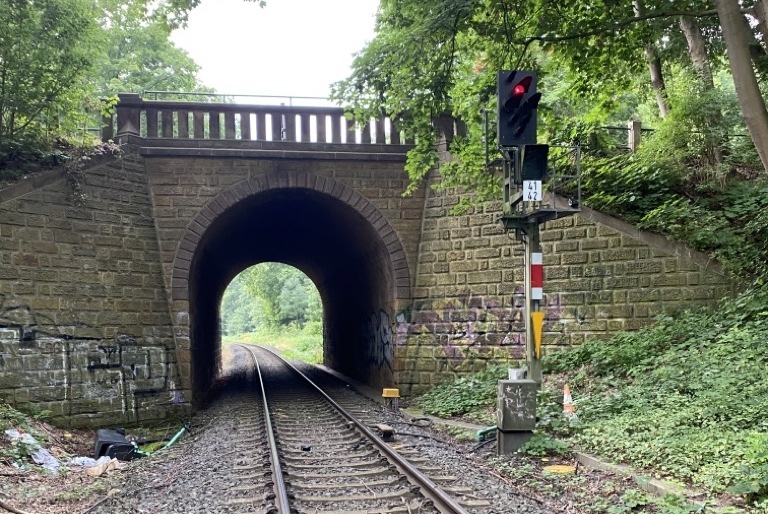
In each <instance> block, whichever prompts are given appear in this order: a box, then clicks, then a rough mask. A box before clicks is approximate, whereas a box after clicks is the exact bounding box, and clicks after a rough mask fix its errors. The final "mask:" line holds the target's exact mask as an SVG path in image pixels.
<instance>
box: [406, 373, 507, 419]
mask: <svg viewBox="0 0 768 514" xmlns="http://www.w3.org/2000/svg"><path fill="white" fill-rule="evenodd" d="M506 376H507V366H502V365H500V364H491V365H489V366H488V367H487V368H486V369H485V370H483V371H480V372H478V373H474V374H472V375H467V376H462V377H459V378H457V379H456V380H454V381H451V382H446V383H443V384H440V385H438V386H437V387H433V388H432V389H430V390H429V391H428V392H427V393H425V394H424V395H422V396H419V397H418V398H417V399H416V400H415V404H416V405H418V406H419V407H421V408H422V409H424V411H425V412H426V413H427V414H432V415H434V416H440V417H444V418H451V417H455V416H464V417H468V418H470V419H478V418H487V409H488V406H489V401H488V399H489V398H495V397H496V388H497V382H498V380H499V379H500V378H504V377H506ZM490 404H491V405H492V404H493V402H491V403H490ZM484 421H486V422H487V421H489V420H488V419H485V420H484Z"/></svg>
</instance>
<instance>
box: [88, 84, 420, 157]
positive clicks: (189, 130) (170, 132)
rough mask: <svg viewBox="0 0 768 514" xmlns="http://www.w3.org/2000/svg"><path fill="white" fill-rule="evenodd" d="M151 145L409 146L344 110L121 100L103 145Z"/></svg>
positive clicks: (378, 123)
mask: <svg viewBox="0 0 768 514" xmlns="http://www.w3.org/2000/svg"><path fill="white" fill-rule="evenodd" d="M124 135H126V136H137V137H143V138H149V139H155V138H159V139H179V140H181V139H196V140H200V139H206V140H219V141H221V140H225V141H276V142H280V141H282V142H301V143H306V142H312V143H336V144H339V143H341V144H388V145H399V144H410V143H411V141H407V140H405V139H404V138H403V136H402V134H401V133H400V132H399V131H398V130H396V128H395V126H394V124H393V123H392V120H390V119H389V118H386V117H382V118H379V119H371V122H370V123H369V124H367V125H365V126H360V125H356V124H355V123H353V122H352V121H350V120H348V119H346V118H345V116H344V110H343V109H342V108H340V107H297V106H285V105H247V104H234V103H206V102H185V101H165V100H145V99H143V98H142V97H141V95H138V94H120V95H119V102H118V104H117V106H116V108H115V113H114V115H112V117H111V118H108V119H105V123H104V129H103V130H102V140H104V141H108V140H110V139H115V138H116V137H120V136H124Z"/></svg>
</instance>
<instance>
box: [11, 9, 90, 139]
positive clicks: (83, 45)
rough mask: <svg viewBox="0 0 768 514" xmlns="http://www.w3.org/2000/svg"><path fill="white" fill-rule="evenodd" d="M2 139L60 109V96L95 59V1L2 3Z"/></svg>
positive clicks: (16, 136)
mask: <svg viewBox="0 0 768 514" xmlns="http://www.w3.org/2000/svg"><path fill="white" fill-rule="evenodd" d="M0 26H2V27H3V33H2V35H0V145H2V144H3V143H4V141H5V140H8V139H10V140H14V139H17V138H18V137H19V136H20V135H22V134H23V133H24V132H25V131H29V130H32V128H33V127H35V126H37V127H39V126H40V123H39V117H40V116H44V117H46V116H47V117H50V116H55V115H56V102H57V101H58V100H59V99H61V98H62V97H64V96H65V94H66V93H67V92H68V91H70V90H72V89H73V88H74V87H76V85H77V84H78V82H79V80H80V79H81V77H83V75H84V74H85V73H86V72H87V71H88V70H89V69H90V68H91V65H92V64H93V56H94V45H95V43H96V39H95V35H96V24H95V23H94V17H93V11H92V6H91V2H88V1H86V0H38V1H35V2H29V1H26V0H8V1H5V2H2V3H1V4H0Z"/></svg>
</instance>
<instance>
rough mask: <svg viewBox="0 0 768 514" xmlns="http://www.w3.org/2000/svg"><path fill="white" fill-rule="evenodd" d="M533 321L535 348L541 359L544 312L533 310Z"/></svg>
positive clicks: (538, 357)
mask: <svg viewBox="0 0 768 514" xmlns="http://www.w3.org/2000/svg"><path fill="white" fill-rule="evenodd" d="M531 323H533V348H534V350H535V351H536V358H537V359H541V332H542V327H543V326H544V313H543V312H540V311H537V312H532V313H531Z"/></svg>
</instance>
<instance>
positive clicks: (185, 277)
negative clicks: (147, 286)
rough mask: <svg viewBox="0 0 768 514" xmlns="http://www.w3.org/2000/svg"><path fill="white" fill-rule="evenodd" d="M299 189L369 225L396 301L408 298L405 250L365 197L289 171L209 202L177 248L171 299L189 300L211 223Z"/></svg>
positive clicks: (254, 181) (240, 185) (326, 179)
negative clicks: (252, 201) (387, 265)
mask: <svg viewBox="0 0 768 514" xmlns="http://www.w3.org/2000/svg"><path fill="white" fill-rule="evenodd" d="M283 188H302V189H312V190H314V191H317V192H320V193H324V194H327V195H329V196H332V197H334V198H337V199H338V200H340V201H342V202H343V203H345V204H346V205H348V206H350V207H351V208H353V209H354V210H356V211H357V212H358V213H360V215H361V216H363V217H364V218H365V219H366V220H368V222H369V223H370V224H371V226H372V227H373V229H374V230H375V231H376V232H377V233H378V234H379V237H380V238H381V240H382V241H383V242H384V244H385V246H386V249H387V252H388V253H389V260H390V262H391V263H392V270H393V279H394V281H395V298H396V299H409V298H410V269H409V268H408V262H407V260H406V257H405V250H403V246H402V244H401V242H400V238H399V237H398V235H397V232H396V231H395V229H394V228H393V227H392V225H391V224H390V223H389V219H388V218H387V217H386V216H385V215H384V214H383V213H382V212H381V211H380V210H379V209H378V208H377V207H376V206H375V205H374V204H373V203H371V202H370V201H369V200H368V199H367V198H366V197H365V196H363V195H361V194H360V193H359V192H357V191H356V190H354V189H352V188H351V187H349V186H347V185H345V184H342V183H341V182H338V181H336V180H334V179H332V178H329V177H323V176H320V175H313V174H311V173H305V172H299V171H291V172H288V173H278V172H270V173H267V174H266V175H264V176H263V177H251V178H248V179H245V180H242V181H240V182H237V183H236V184H234V185H232V186H231V187H229V188H227V189H225V190H223V191H222V192H220V193H219V194H218V195H216V196H215V197H213V198H212V199H211V200H209V201H208V202H207V203H206V204H205V205H204V206H203V207H202V208H201V209H200V211H199V212H198V213H197V215H195V217H194V218H192V221H190V222H189V224H188V225H187V229H186V231H185V234H184V236H183V237H182V239H181V241H180V242H179V245H178V247H177V248H176V254H175V256H174V260H173V267H172V271H171V298H172V299H173V300H188V299H189V273H190V267H191V264H192V262H191V258H190V257H189V256H190V255H193V254H194V251H193V249H194V248H195V247H196V246H197V244H198V243H199V242H200V240H201V239H202V236H203V234H204V233H205V231H206V230H207V229H208V227H209V226H210V225H211V223H213V221H214V220H215V219H216V218H217V217H218V216H219V215H221V214H222V213H223V212H224V211H226V210H227V209H229V208H230V207H232V206H233V205H235V204H237V203H238V202H240V201H242V200H244V199H246V198H248V197H249V196H253V195H256V194H259V193H262V192H265V191H268V190H271V189H283Z"/></svg>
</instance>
